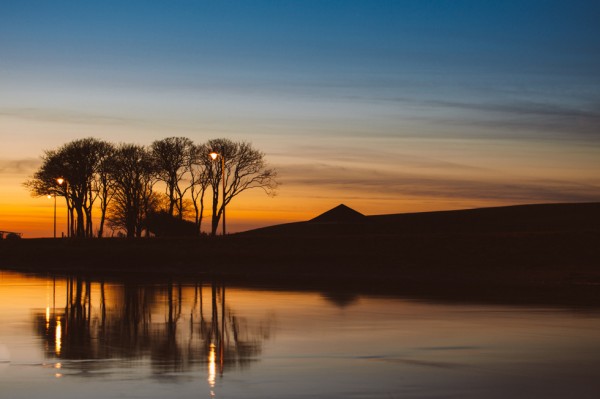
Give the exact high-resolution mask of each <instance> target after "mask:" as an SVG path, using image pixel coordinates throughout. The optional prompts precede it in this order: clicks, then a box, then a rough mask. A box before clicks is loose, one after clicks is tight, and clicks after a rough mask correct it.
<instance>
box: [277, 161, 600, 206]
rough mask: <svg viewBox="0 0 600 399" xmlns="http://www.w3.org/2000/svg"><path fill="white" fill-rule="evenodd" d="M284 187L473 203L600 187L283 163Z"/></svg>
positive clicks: (586, 197) (567, 195) (565, 195)
mask: <svg viewBox="0 0 600 399" xmlns="http://www.w3.org/2000/svg"><path fill="white" fill-rule="evenodd" d="M278 170H279V175H280V178H281V180H282V182H283V184H284V186H283V187H286V186H298V187H311V192H312V193H313V194H314V195H323V194H328V195H339V196H344V197H347V196H350V195H351V196H354V197H361V198H365V199H367V198H368V199H397V200H401V199H403V198H415V197H421V198H423V200H427V199H431V198H451V199H464V200H469V201H490V200H494V201H509V202H514V203H525V202H593V201H598V200H600V187H599V186H595V185H590V184H587V185H586V184H582V183H576V182H566V181H557V180H535V181H533V180H514V179H511V180H508V179H505V178H504V179H503V178H498V177H490V178H489V179H483V178H472V179H469V178H457V177H452V176H444V175H427V176H422V175H418V174H414V173H402V172H397V173H392V172H382V171H378V170H374V169H365V168H351V167H338V166H331V165H325V164H315V165H290V166H283V167H279V168H278Z"/></svg>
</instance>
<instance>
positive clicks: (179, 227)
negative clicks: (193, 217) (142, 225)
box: [146, 212, 197, 237]
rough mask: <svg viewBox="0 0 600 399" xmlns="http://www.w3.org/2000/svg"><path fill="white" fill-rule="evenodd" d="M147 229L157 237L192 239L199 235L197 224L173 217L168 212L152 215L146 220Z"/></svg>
mask: <svg viewBox="0 0 600 399" xmlns="http://www.w3.org/2000/svg"><path fill="white" fill-rule="evenodd" d="M146 227H147V228H148V230H149V231H150V233H152V234H154V235H155V236H156V237H191V236H195V235H196V234H197V231H196V224H195V223H193V222H190V221H188V220H183V219H179V218H177V217H173V216H171V215H169V214H168V213H167V212H154V213H150V214H149V215H148V217H147V218H146Z"/></svg>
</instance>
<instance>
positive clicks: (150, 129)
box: [0, 0, 600, 237]
mask: <svg viewBox="0 0 600 399" xmlns="http://www.w3.org/2000/svg"><path fill="white" fill-rule="evenodd" d="M599 20H600V3H599V2H598V1H568V2H567V1H526V0H520V1H482V0H473V1H460V0H457V1H426V0H415V1H352V0H339V1H308V0H303V1H284V0H279V1H275V0H273V1H226V0H223V1H102V2H96V1H60V0H54V1H29V0H22V1H2V2H0V142H1V146H0V230H17V231H23V232H25V233H26V234H25V236H26V237H34V236H43V235H49V234H51V232H52V209H53V208H52V204H51V201H50V200H48V199H45V198H31V197H30V195H29V193H28V192H27V191H26V190H25V189H24V188H23V187H22V182H23V181H24V180H26V179H27V178H28V177H29V176H31V175H32V174H33V172H34V171H35V169H36V167H38V166H39V165H40V160H39V157H40V155H41V154H42V152H43V151H44V150H47V149H53V148H56V147H58V146H59V145H61V144H64V143H66V142H68V141H70V140H73V139H77V138H83V137H90V136H93V137H97V138H101V139H106V140H109V141H113V142H135V143H139V144H150V143H151V142H152V141H153V140H156V139H161V138H164V137H169V136H185V137H189V138H190V139H192V140H194V141H196V142H198V143H200V142H203V141H205V140H207V139H210V138H217V137H228V138H232V139H241V140H246V141H250V142H252V143H253V144H254V145H255V147H257V148H259V149H261V150H263V151H264V152H265V153H266V154H267V160H268V161H269V162H270V163H271V164H272V165H274V166H275V167H277V169H278V170H279V174H280V181H281V183H282V186H281V188H280V190H279V195H278V196H277V197H275V198H272V199H271V198H267V197H265V196H264V194H262V192H255V193H247V194H242V195H241V196H240V197H238V198H237V199H236V200H235V201H234V202H232V204H231V207H230V208H228V209H229V213H228V224H229V225H230V230H231V231H236V230H244V229H246V228H249V227H254V226H259V225H267V224H272V223H280V222H287V221H298V220H305V219H307V218H310V217H313V216H315V215H317V214H319V213H321V212H323V211H326V210H327V209H329V208H332V207H333V206H335V205H337V204H339V203H345V204H347V205H349V206H351V207H353V208H355V209H357V210H359V211H361V212H363V213H365V214H382V213H399V212H409V211H425V210H441V209H460V208H470V207H479V206H493V205H508V204H521V203H537V202H567V201H569V202H572V201H577V202H579V201H599V200H600V24H599V23H598V21H599ZM59 206H62V208H63V209H62V213H60V215H61V216H59V219H60V218H61V217H62V214H63V213H64V204H60V203H59ZM59 223H64V222H63V221H62V220H59ZM61 225H62V224H61ZM59 231H60V228H59Z"/></svg>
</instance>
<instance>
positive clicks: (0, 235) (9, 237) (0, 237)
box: [0, 230, 23, 240]
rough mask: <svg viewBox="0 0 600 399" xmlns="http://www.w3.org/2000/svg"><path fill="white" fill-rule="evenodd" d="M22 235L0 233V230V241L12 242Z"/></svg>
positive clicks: (7, 232) (9, 232) (6, 232)
mask: <svg viewBox="0 0 600 399" xmlns="http://www.w3.org/2000/svg"><path fill="white" fill-rule="evenodd" d="M22 235H23V233H15V232H14V231H2V230H0V240H4V239H7V240H13V239H19V238H21V236H22Z"/></svg>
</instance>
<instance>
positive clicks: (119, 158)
mask: <svg viewBox="0 0 600 399" xmlns="http://www.w3.org/2000/svg"><path fill="white" fill-rule="evenodd" d="M109 170H110V178H111V179H112V181H113V184H114V190H115V191H114V197H113V200H112V203H111V205H110V208H109V209H110V215H109V218H108V220H109V225H110V226H111V227H112V228H122V229H124V230H125V231H126V234H127V237H128V238H132V237H141V236H142V231H143V229H144V220H145V218H146V216H147V215H148V214H149V213H150V211H151V210H152V208H153V207H154V205H155V201H156V196H155V195H154V193H153V191H152V187H153V185H154V183H155V181H156V179H155V177H154V176H155V170H154V163H153V161H152V157H151V155H150V153H149V152H148V151H147V150H146V148H145V147H143V146H139V145H135V144H121V145H120V146H118V147H117V149H116V150H115V153H114V157H113V160H112V162H111V165H110V169H109Z"/></svg>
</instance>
